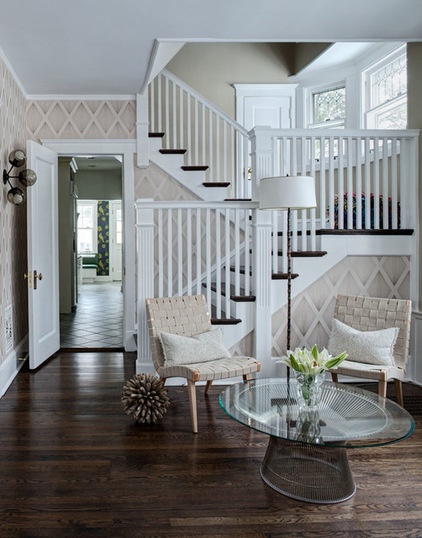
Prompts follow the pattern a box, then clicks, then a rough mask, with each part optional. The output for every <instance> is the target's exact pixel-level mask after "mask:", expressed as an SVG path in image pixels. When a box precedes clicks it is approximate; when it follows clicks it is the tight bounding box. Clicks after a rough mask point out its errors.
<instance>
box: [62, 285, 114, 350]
mask: <svg viewBox="0 0 422 538" xmlns="http://www.w3.org/2000/svg"><path fill="white" fill-rule="evenodd" d="M60 346H61V348H62V349H67V348H71V349H75V348H78V349H84V348H87V349H92V348H122V346H123V293H122V292H121V282H104V283H103V282H98V283H94V284H82V285H81V286H79V298H78V305H77V308H76V311H75V312H74V313H71V314H60Z"/></svg>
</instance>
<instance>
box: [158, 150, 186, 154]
mask: <svg viewBox="0 0 422 538" xmlns="http://www.w3.org/2000/svg"><path fill="white" fill-rule="evenodd" d="M158 151H159V152H160V153H161V154H163V155H184V154H185V153H186V150H185V149H160V150H158Z"/></svg>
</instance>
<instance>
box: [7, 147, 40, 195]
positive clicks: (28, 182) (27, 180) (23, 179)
mask: <svg viewBox="0 0 422 538" xmlns="http://www.w3.org/2000/svg"><path fill="white" fill-rule="evenodd" d="M9 163H10V165H11V166H10V169H9V171H7V170H6V169H5V170H3V183H4V184H5V185H6V184H7V183H8V184H9V186H10V190H9V192H8V193H7V199H8V200H9V202H11V203H12V204H15V205H21V204H23V203H24V201H25V191H23V190H22V189H21V188H20V187H14V186H13V185H12V184H11V182H10V179H11V178H15V179H18V180H19V182H20V183H21V185H23V186H24V187H31V186H32V185H33V184H34V183H35V182H36V181H37V174H36V173H35V172H34V171H33V170H31V169H29V168H26V169H24V170H21V171H20V172H19V174H18V175H17V176H11V175H10V172H11V171H12V170H13V168H22V166H25V163H26V155H25V152H24V151H22V150H21V149H16V150H15V151H12V152H11V153H10V154H9Z"/></svg>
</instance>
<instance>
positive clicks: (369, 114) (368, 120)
mask: <svg viewBox="0 0 422 538" xmlns="http://www.w3.org/2000/svg"><path fill="white" fill-rule="evenodd" d="M403 55H406V45H402V46H400V47H399V48H397V49H396V50H394V51H393V52H391V53H390V54H387V55H385V56H383V57H382V58H381V59H380V60H379V61H377V62H375V63H373V64H372V65H371V66H370V67H368V68H367V69H365V70H363V71H362V87H363V107H362V108H363V110H362V116H363V125H364V127H365V129H377V128H378V127H377V123H376V117H377V116H378V115H379V114H381V113H383V112H387V111H388V110H392V109H393V108H396V107H397V106H400V105H403V104H405V103H406V102H407V92H406V93H402V94H400V95H399V96H397V97H395V98H393V99H390V100H389V101H386V102H385V103H382V104H380V105H377V106H375V107H373V108H371V82H370V81H371V75H372V74H373V73H375V72H376V71H378V70H380V69H382V68H383V67H385V66H386V65H388V64H390V63H392V62H394V61H395V60H397V59H398V58H399V57H400V56H403ZM404 128H406V127H404Z"/></svg>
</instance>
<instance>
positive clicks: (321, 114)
mask: <svg viewBox="0 0 422 538" xmlns="http://www.w3.org/2000/svg"><path fill="white" fill-rule="evenodd" d="M312 112H313V115H312V124H313V125H312V126H313V127H344V122H345V119H346V88H345V86H340V87H338V88H330V89H327V90H323V91H319V92H315V93H313V94H312Z"/></svg>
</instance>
